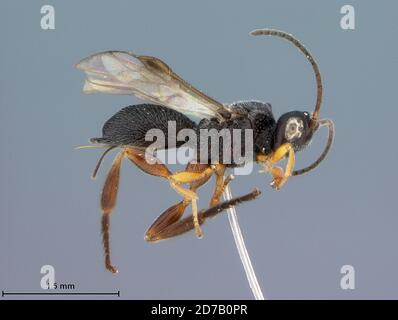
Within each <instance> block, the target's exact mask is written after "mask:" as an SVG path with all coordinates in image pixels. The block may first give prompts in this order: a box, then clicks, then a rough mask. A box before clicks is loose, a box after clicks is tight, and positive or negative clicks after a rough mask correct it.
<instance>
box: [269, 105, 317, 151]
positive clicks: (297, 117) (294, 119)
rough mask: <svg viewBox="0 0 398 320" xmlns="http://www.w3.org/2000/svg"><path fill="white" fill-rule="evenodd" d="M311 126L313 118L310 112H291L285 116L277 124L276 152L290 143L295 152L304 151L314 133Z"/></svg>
mask: <svg viewBox="0 0 398 320" xmlns="http://www.w3.org/2000/svg"><path fill="white" fill-rule="evenodd" d="M310 124H311V116H310V114H309V113H308V112H302V111H291V112H287V113H285V114H283V115H282V116H281V117H280V118H279V119H278V122H277V124H276V129H275V134H274V150H276V149H277V148H278V147H279V146H281V145H282V144H284V143H290V144H291V145H292V146H293V148H294V151H299V150H302V149H304V148H305V147H306V146H307V145H308V144H309V142H310V141H311V138H312V135H313V133H314V130H313V129H312V128H311V125H310Z"/></svg>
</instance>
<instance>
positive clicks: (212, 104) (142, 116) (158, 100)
mask: <svg viewBox="0 0 398 320" xmlns="http://www.w3.org/2000/svg"><path fill="white" fill-rule="evenodd" d="M251 34H252V35H254V36H258V35H269V36H276V37H280V38H283V39H285V40H288V41H290V42H291V43H292V44H293V45H294V46H296V47H297V48H298V49H299V50H300V51H301V52H302V53H303V54H304V55H305V57H306V58H307V60H308V61H309V62H310V64H311V66H312V68H313V71H314V74H315V78H316V88H317V98H316V103H315V110H314V111H313V112H312V113H311V114H310V113H309V112H306V111H290V112H287V113H285V114H283V115H282V116H280V117H279V119H277V120H276V119H275V118H274V116H273V112H272V108H271V105H270V104H269V103H264V102H259V101H243V102H234V103H231V104H223V103H220V102H218V101H217V100H214V99H213V98H210V97H209V96H207V95H205V94H204V93H202V92H201V91H199V90H198V89H196V88H195V87H193V86H192V85H190V84H189V83H188V82H186V81H184V80H183V79H182V78H181V77H179V76H178V75H177V74H176V73H174V72H173V71H172V70H171V68H170V67H169V66H168V65H166V64H165V63H164V62H163V61H161V60H159V59H157V58H155V57H150V56H142V55H136V54H134V53H131V52H123V51H106V52H101V53H97V54H94V55H91V56H89V57H87V58H85V59H83V60H81V61H80V62H79V63H78V64H77V66H76V67H77V68H78V69H79V70H82V71H83V72H85V74H86V79H85V84H84V89H83V91H84V92H85V93H95V92H102V93H108V94H124V95H134V96H136V97H138V98H141V99H142V100H144V101H145V102H146V103H144V104H138V105H133V106H128V107H125V108H123V109H121V110H120V111H119V112H117V113H116V114H115V115H113V116H112V117H111V118H110V119H109V120H108V121H107V122H106V123H105V124H104V126H103V129H102V137H98V138H92V139H91V140H90V141H91V142H92V143H93V144H97V145H99V146H102V147H106V148H107V149H106V151H105V152H104V153H103V155H102V156H101V158H100V159H99V161H98V163H97V166H96V168H95V170H94V173H93V176H94V177H95V175H96V174H97V171H98V168H99V166H100V164H101V161H102V160H103V158H104V156H105V155H106V154H107V153H108V152H109V151H110V150H113V149H116V148H117V149H118V150H119V152H118V153H117V155H116V157H115V159H114V161H113V164H112V166H111V169H110V170H109V172H108V175H107V177H106V180H105V183H104V187H103V190H102V194H101V210H102V236H103V245H104V252H105V266H106V269H108V270H109V271H111V272H113V273H116V272H117V269H116V267H115V266H113V264H112V262H111V255H110V244H109V224H110V215H111V213H112V211H113V209H114V207H115V204H116V198H117V193H118V185H119V177H120V167H121V163H122V160H123V159H124V158H127V159H128V160H130V161H131V162H132V163H133V164H135V165H136V166H137V167H138V168H140V169H141V170H143V171H144V172H146V173H148V174H150V175H153V176H157V177H161V178H163V179H165V180H167V181H168V182H169V184H170V186H171V187H172V188H173V189H174V190H175V191H176V192H177V193H178V194H179V195H181V196H182V198H183V199H182V201H180V202H179V203H177V204H175V205H173V206H171V207H170V208H168V209H167V210H165V211H164V212H163V213H162V214H161V215H160V216H159V217H158V218H157V219H156V220H155V222H154V223H153V224H152V225H151V226H150V227H149V229H148V230H147V232H146V235H145V239H146V240H147V241H151V242H154V241H159V240H163V239H168V238H171V237H175V236H177V235H180V234H183V233H186V232H188V231H190V230H195V232H196V235H197V236H198V237H201V236H202V230H201V225H202V224H203V223H204V222H205V221H206V220H207V219H209V218H211V217H214V216H216V215H217V214H218V213H220V212H222V211H224V210H226V209H228V208H229V207H231V206H234V205H237V204H239V203H241V202H245V201H250V200H253V199H255V198H256V197H257V196H258V195H259V194H260V191H259V190H258V189H254V191H252V192H250V193H248V194H246V195H244V196H241V197H236V198H233V199H232V200H229V201H224V202H222V201H221V200H220V198H221V195H222V194H223V191H224V189H225V187H226V186H227V185H228V184H229V183H230V181H231V180H232V178H231V176H229V175H226V171H227V169H228V168H235V167H238V166H242V165H244V164H246V163H247V162H257V163H259V164H260V165H261V166H262V167H263V170H264V171H265V172H268V173H270V174H271V175H272V177H273V180H272V183H271V186H272V187H273V188H274V189H280V188H281V187H282V186H283V185H284V184H285V183H286V181H287V180H288V179H289V177H290V176H297V175H301V174H304V173H306V172H308V171H310V170H312V169H314V168H315V167H317V166H318V165H319V163H320V162H321V161H322V160H323V159H324V158H325V157H326V155H327V153H328V152H329V150H330V147H331V145H332V142H333V137H334V125H333V122H332V121H331V120H329V119H319V113H320V109H321V103H322V90H323V87H322V79H321V74H320V71H319V68H318V65H317V63H316V62H315V60H314V58H313V57H312V55H311V54H310V52H309V51H308V50H307V49H306V48H305V47H304V46H303V45H302V44H301V43H300V42H299V41H298V40H297V39H296V38H294V37H293V36H292V35H290V34H288V33H286V32H283V31H279V30H272V29H259V30H254V31H253V32H251ZM188 115H189V116H194V117H196V118H199V119H200V120H199V121H198V122H195V121H193V120H191V119H190V118H189V117H188ZM171 122H172V123H173V125H174V129H175V131H176V132H177V133H179V132H180V131H182V130H190V131H191V132H194V133H195V134H196V135H197V136H200V133H201V132H202V130H213V132H214V131H215V132H216V133H220V132H221V131H223V132H224V133H225V132H227V133H230V136H233V131H234V130H236V129H239V130H241V132H243V133H244V134H243V135H242V134H241V135H239V137H238V138H239V139H237V138H236V137H235V136H233V137H234V138H233V139H232V140H230V141H229V142H225V141H224V142H223V144H222V146H219V148H218V150H216V153H217V156H218V157H217V158H216V160H215V158H214V157H213V154H212V153H211V154H212V156H207V153H206V156H205V157H202V155H203V153H204V151H206V152H208V151H209V149H213V148H212V145H211V144H210V146H209V145H207V144H206V143H204V142H203V141H202V140H200V141H195V142H194V143H192V144H191V147H192V148H193V149H195V150H196V153H195V154H196V157H195V158H194V159H192V161H191V162H189V163H188V164H187V166H186V168H185V170H183V171H177V172H174V173H173V172H171V171H170V170H169V169H168V167H167V166H166V165H165V164H164V163H162V162H161V161H160V160H159V159H157V158H156V156H155V154H154V153H149V152H148V148H149V147H150V146H151V145H152V143H153V141H151V140H150V141H148V139H146V134H147V133H148V131H150V130H152V129H158V130H160V131H161V132H164V133H165V135H166V141H169V140H170V139H167V138H168V136H167V135H168V134H169V133H168V129H169V127H168V125H169V123H171ZM320 127H327V128H328V138H327V143H326V146H325V148H324V150H323V152H322V153H321V154H320V156H319V157H318V159H317V160H316V161H315V162H314V163H312V164H311V165H309V166H307V167H305V168H303V169H299V170H295V169H294V165H295V154H296V153H297V152H298V151H301V150H303V149H304V148H305V147H306V146H307V145H308V144H309V142H310V141H311V139H312V137H313V135H314V133H315V132H316V131H317V130H318V129H319V128H320ZM247 132H249V133H250V136H249V137H250V139H248V138H246V135H245V133H247ZM242 136H245V138H242ZM248 141H252V143H251V144H250V143H248ZM184 142H185V141H178V140H177V141H175V142H174V143H169V142H166V143H165V144H164V145H163V146H162V148H163V149H171V148H179V147H181V146H182V145H183V144H184ZM207 142H208V141H207ZM238 146H239V147H240V148H239V150H245V151H250V152H248V154H249V155H250V156H249V157H245V159H244V161H243V162H242V161H238V160H237V159H236V158H234V157H226V156H230V155H231V154H233V153H234V150H235V149H237V148H238ZM162 148H159V149H162ZM245 148H246V149H245ZM248 148H249V149H250V150H247V149H248ZM203 158H204V161H203ZM225 158H227V159H229V160H230V159H232V160H230V161H225ZM284 158H287V163H286V167H285V168H284V169H282V168H281V167H279V166H277V163H278V162H279V161H280V160H282V159H284ZM239 159H240V160H241V158H239ZM199 160H200V161H199ZM213 175H214V176H215V178H216V179H215V180H216V183H215V185H216V186H215V189H214V192H213V195H212V197H211V199H210V203H209V208H208V209H205V210H199V209H198V205H197V200H198V196H197V190H198V189H199V188H200V187H201V186H202V185H204V184H205V183H206V182H208V181H209V180H210V178H211V177H212V176H213ZM184 186H186V187H184ZM189 205H191V207H192V216H188V217H186V218H182V216H183V214H184V211H185V209H186V208H187V207H188V206H189Z"/></svg>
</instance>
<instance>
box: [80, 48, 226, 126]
mask: <svg viewBox="0 0 398 320" xmlns="http://www.w3.org/2000/svg"><path fill="white" fill-rule="evenodd" d="M76 67H77V68H78V69H79V70H82V71H84V72H85V74H86V76H87V78H86V81H85V84H84V88H83V92H85V93H94V92H103V93H111V94H128V95H130V94H131V95H135V96H137V97H139V98H141V99H143V100H146V101H150V102H153V103H157V104H161V105H163V106H166V107H169V108H172V109H174V110H177V111H179V112H182V113H185V114H191V115H194V116H198V117H204V118H211V117H217V118H219V119H220V120H223V119H225V118H229V117H230V112H229V111H228V110H227V109H226V108H225V107H224V106H223V105H222V104H221V103H219V102H217V101H216V100H214V99H212V98H210V97H208V96H206V95H205V94H203V93H202V92H200V91H199V90H197V89H196V88H194V87H193V86H192V85H190V84H189V83H187V82H186V81H184V80H183V79H181V78H180V77H179V76H178V75H177V74H175V73H174V72H173V71H172V70H171V68H170V67H169V66H168V65H167V64H165V63H164V62H162V61H161V60H159V59H157V58H154V57H148V56H137V55H134V54H133V53H129V52H123V51H107V52H101V53H97V54H94V55H92V56H90V57H87V58H85V59H83V60H82V61H80V62H79V63H78V64H77V65H76Z"/></svg>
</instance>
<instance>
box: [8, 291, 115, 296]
mask: <svg viewBox="0 0 398 320" xmlns="http://www.w3.org/2000/svg"><path fill="white" fill-rule="evenodd" d="M52 295H54V296H62V295H65V296H67V295H69V296H118V297H120V291H117V292H5V291H1V296H2V297H5V296H52Z"/></svg>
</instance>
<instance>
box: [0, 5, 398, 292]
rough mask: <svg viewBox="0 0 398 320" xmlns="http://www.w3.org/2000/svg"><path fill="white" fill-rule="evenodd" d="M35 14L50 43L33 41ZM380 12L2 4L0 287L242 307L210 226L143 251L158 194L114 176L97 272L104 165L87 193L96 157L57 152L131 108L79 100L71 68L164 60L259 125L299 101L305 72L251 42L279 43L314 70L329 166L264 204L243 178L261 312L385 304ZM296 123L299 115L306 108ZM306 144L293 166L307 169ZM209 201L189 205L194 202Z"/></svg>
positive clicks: (384, 31)
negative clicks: (343, 22)
mask: <svg viewBox="0 0 398 320" xmlns="http://www.w3.org/2000/svg"><path fill="white" fill-rule="evenodd" d="M348 2H349V3H350V4H352V5H354V6H355V9H356V30H355V31H344V30H342V29H341V28H340V24H339V21H340V17H341V15H340V13H339V12H340V7H341V6H342V5H344V4H346V3H348ZM43 4H52V5H54V6H55V10H56V17H55V18H56V30H53V31H43V30H41V29H40V18H41V15H40V7H41V5H43ZM397 9H398V6H397V5H396V3H395V2H393V1H377V2H375V1H327V2H326V1H323V2H322V4H321V3H320V2H319V1H246V2H243V1H241V2H239V3H238V2H237V1H228V2H227V1H224V2H221V1H219V2H215V1H200V2H199V1H197V2H191V1H189V2H188V1H167V4H166V1H158V2H155V1H145V2H144V1H112V2H110V1H109V2H107V3H105V2H101V4H100V3H99V1H84V2H80V1H79V2H78V1H62V2H61V1H44V2H43V1H23V2H22V1H1V3H0V39H1V50H0V121H1V124H0V147H1V153H0V177H1V179H0V228H1V229H0V263H1V273H0V288H1V289H2V290H6V291H40V290H41V289H40V278H41V275H40V267H41V266H42V265H44V264H51V265H53V266H54V267H55V270H56V281H57V282H64V283H66V282H68V283H75V284H76V287H77V289H78V290H80V291H115V290H116V291H117V290H120V291H121V293H122V297H123V298H138V299H141V298H144V299H150V298H172V299H174V298H175V299H177V298H188V299H196V298H232V299H246V298H247V299H251V298H252V295H251V292H250V290H249V287H248V284H247V281H246V278H245V275H244V273H243V270H242V266H241V264H240V260H239V258H238V254H237V252H236V248H235V246H234V243H233V240H232V235H231V232H230V229H229V225H228V221H227V216H226V215H223V216H220V217H218V218H217V219H215V220H213V221H211V222H210V223H207V224H206V225H205V226H204V228H203V229H204V233H205V236H204V239H202V240H197V239H196V238H195V237H194V234H193V233H190V234H187V235H185V236H182V237H180V238H176V239H173V240H170V241H166V242H161V243H159V244H149V243H146V242H145V241H144V239H143V235H144V232H145V230H146V228H147V227H148V226H149V225H150V224H151V223H152V221H153V219H154V218H155V217H156V216H157V215H158V214H159V213H161V212H162V211H163V210H164V209H165V208H167V207H168V206H170V205H172V204H173V203H176V202H177V201H179V196H177V195H176V194H175V192H174V191H173V190H171V188H170V187H169V185H168V183H167V182H166V181H163V180H160V179H157V178H154V177H151V176H148V175H145V174H143V173H142V172H141V171H139V170H138V169H137V168H135V167H134V166H131V165H130V163H128V162H127V161H126V162H125V163H124V166H123V169H122V172H123V173H122V181H121V186H120V193H119V202H118V206H117V208H116V211H115V213H114V215H113V217H112V230H111V237H112V248H113V259H114V262H115V264H116V265H117V266H118V267H119V270H120V274H119V275H117V276H113V275H112V274H110V273H107V272H106V271H105V270H104V267H103V257H102V247H101V240H100V214H99V205H98V199H99V194H100V190H101V187H102V182H103V180H104V175H105V172H106V170H107V168H109V165H110V162H111V159H112V157H111V156H109V157H107V159H106V161H105V164H104V166H103V167H102V170H101V172H100V175H99V178H98V179H97V180H96V181H92V180H91V179H90V174H91V171H92V169H93V166H94V165H95V162H96V160H97V158H98V156H99V154H100V150H79V151H77V150H74V149H73V148H74V147H75V146H78V145H84V144H87V139H88V138H90V137H93V136H98V135H99V134H100V130H101V127H102V124H103V122H104V121H105V120H107V119H108V117H110V116H111V115H112V114H113V113H115V112H116V111H118V110H119V109H120V108H121V107H123V106H125V105H128V104H131V103H138V102H139V100H138V99H135V98H132V97H121V96H106V95H91V96H85V95H83V94H82V93H81V89H82V84H83V74H82V73H80V72H78V71H77V70H75V69H74V67H73V65H74V64H75V63H76V62H78V61H79V60H80V59H81V58H83V57H86V56H87V55H89V54H92V53H95V52H98V51H102V50H109V49H115V50H117V49H119V50H131V51H133V52H136V53H138V54H147V55H154V56H157V57H159V58H161V59H162V60H164V61H166V62H167V63H168V64H169V65H170V66H172V67H173V69H174V70H175V71H176V72H177V73H179V74H180V75H181V76H182V77H183V78H185V79H186V80H188V81H190V82H191V83H192V84H193V85H195V86H197V87H198V88H200V89H202V90H203V91H204V92H206V93H208V94H209V95H211V96H213V97H214V98H216V99H218V100H219V101H223V102H231V101H235V100H242V99H259V100H263V101H269V102H271V103H272V105H273V109H274V113H275V116H279V115H280V114H281V113H283V112H286V111H288V110H293V109H308V110H309V111H312V109H313V104H314V99H315V89H314V79H313V74H312V70H311V68H310V66H309V64H308V62H307V61H306V60H305V59H304V57H303V56H302V55H301V54H300V53H298V51H297V50H296V49H294V48H293V47H292V46H291V45H290V44H288V43H286V42H284V41H281V40H280V39H271V38H253V37H251V36H249V35H248V33H249V31H251V30H253V29H255V28H262V27H273V28H278V29H282V30H286V31H289V32H291V33H293V34H294V35H295V36H297V37H298V38H299V39H300V40H302V41H303V42H304V43H305V45H306V46H307V47H308V48H309V49H310V50H311V51H312V53H313V54H314V56H315V57H316V59H317V60H318V62H319V65H320V68H321V71H322V74H323V78H324V85H325V99H324V104H323V110H322V116H324V117H330V118H332V119H334V121H335V123H336V130H337V133H336V141H335V145H334V147H333V150H332V152H331V153H330V156H329V157H328V158H327V160H326V161H325V162H324V163H322V165H321V166H320V167H319V168H318V169H317V170H316V171H314V172H312V173H311V174H308V175H306V176H303V177H299V178H292V179H291V180H290V181H289V182H288V184H287V185H286V186H285V187H284V188H283V189H282V190H281V191H279V192H275V191H273V190H272V189H271V188H270V187H269V186H268V184H269V182H270V178H269V176H264V175H260V174H257V172H254V173H253V174H252V175H250V176H245V177H239V178H238V179H237V180H236V181H234V183H233V184H232V190H233V193H234V194H235V195H239V194H242V193H245V192H247V191H249V190H251V189H252V188H253V187H254V186H258V187H260V188H261V190H262V191H263V194H262V196H261V198H260V199H258V200H257V201H255V202H252V203H249V204H245V205H243V206H241V207H239V208H238V214H239V218H240V222H241V227H242V229H243V231H244V234H245V239H246V241H247V245H248V248H249V251H250V253H251V256H252V259H253V262H254V266H255V270H256V271H257V274H258V279H259V282H260V284H261V286H262V287H263V289H264V292H265V294H266V296H267V297H268V298H271V299H279V298H288V299H294V298H311V299H313V298H322V299H323V298H342V299H351V298H397V297H398V277H397V268H398V253H397V249H396V246H397V243H398V235H397V232H396V229H397V225H398V215H397V212H396V201H397V198H396V190H397V187H396V180H397V171H396V168H395V166H396V162H397V157H398V152H397V148H396V139H395V135H396V130H397V129H396V128H397V116H398V111H397V110H398V108H397V106H396V84H397V81H396V76H397V59H398V58H397V43H396V36H397V31H398V30H397V23H396V20H397ZM306 106H308V108H307V107H306ZM325 136H326V135H325V133H324V132H322V133H319V134H318V135H317V137H316V138H315V140H314V142H313V144H312V145H311V147H310V148H309V149H308V150H307V151H305V152H303V153H301V154H299V155H298V158H299V159H298V166H301V165H304V164H306V163H309V162H310V161H311V160H313V159H314V158H315V157H316V155H317V154H319V152H320V150H321V148H322V146H323V143H324V138H325ZM212 189H213V186H212V185H209V186H207V187H206V188H205V190H206V191H204V192H203V193H201V200H202V201H201V205H202V206H204V205H206V203H207V197H208V196H209V193H210V191H211V190H212ZM345 264H351V265H353V266H354V267H355V270H356V289H355V290H351V291H350V290H348V291H344V290H342V289H340V278H341V274H340V268H341V266H342V265H345Z"/></svg>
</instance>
